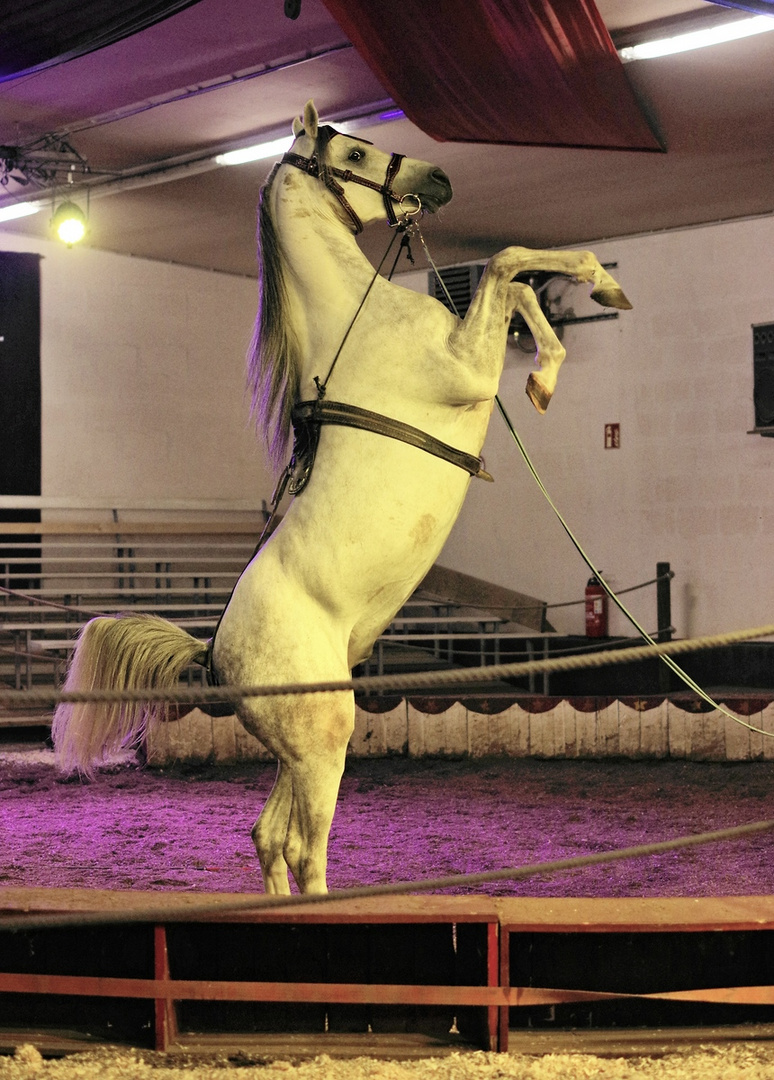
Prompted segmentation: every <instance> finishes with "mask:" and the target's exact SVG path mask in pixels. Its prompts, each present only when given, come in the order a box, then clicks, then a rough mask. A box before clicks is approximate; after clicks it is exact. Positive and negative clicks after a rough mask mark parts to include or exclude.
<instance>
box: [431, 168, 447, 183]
mask: <svg viewBox="0 0 774 1080" xmlns="http://www.w3.org/2000/svg"><path fill="white" fill-rule="evenodd" d="M430 176H431V177H432V179H433V180H436V181H437V182H438V183H439V184H442V185H443V186H444V187H451V180H450V179H449V177H448V176H447V175H446V173H445V172H444V171H443V169H433V171H432V172H431V173H430Z"/></svg>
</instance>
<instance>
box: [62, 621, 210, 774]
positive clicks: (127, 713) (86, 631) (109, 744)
mask: <svg viewBox="0 0 774 1080" xmlns="http://www.w3.org/2000/svg"><path fill="white" fill-rule="evenodd" d="M206 653H207V643H206V642H203V641H197V639H196V638H194V637H192V636H191V635H190V634H188V633H186V631H185V630H182V629H181V628H180V627H179V626H175V625H174V624H173V623H171V622H168V621H167V620H166V619H161V618H159V617H158V616H157V615H119V616H117V617H115V618H112V617H111V618H107V617H105V618H103V617H99V618H96V619H92V620H91V621H90V622H88V623H87V624H86V625H85V626H84V627H83V629H82V630H81V633H80V635H79V638H78V643H77V645H76V647H75V652H74V653H73V657H72V660H71V662H70V668H69V671H68V674H67V680H66V682H65V685H64V687H63V689H64V690H66V691H70V692H82V691H84V690H86V691H88V690H151V689H158V690H164V689H172V688H174V687H175V686H176V685H177V681H178V679H179V677H180V675H181V673H182V672H183V671H185V669H186V668H187V667H188V665H189V664H191V663H204V662H205V660H206ZM168 712H169V706H168V705H167V704H166V703H165V702H135V701H117V702H89V703H86V704H78V703H74V704H71V703H69V702H63V703H61V704H60V705H59V706H58V707H57V709H56V712H55V713H54V719H53V724H52V729H51V734H52V737H53V740H54V746H55V747H56V753H57V758H58V760H59V764H60V766H61V767H62V768H63V769H66V770H67V771H68V772H69V771H72V770H77V771H78V772H80V773H82V774H83V775H85V776H91V775H93V773H94V767H95V765H97V764H99V762H100V761H102V760H104V759H105V758H106V757H107V756H108V755H110V754H111V753H115V752H116V751H117V750H120V749H121V748H122V747H127V746H138V745H139V744H140V743H141V742H142V740H143V737H144V735H145V732H146V731H147V730H148V729H149V728H150V727H151V726H152V725H154V724H156V723H159V722H161V721H163V720H165V719H167V716H168Z"/></svg>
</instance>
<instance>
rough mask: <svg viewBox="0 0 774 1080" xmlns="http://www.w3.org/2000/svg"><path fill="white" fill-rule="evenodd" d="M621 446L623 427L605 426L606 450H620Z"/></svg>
mask: <svg viewBox="0 0 774 1080" xmlns="http://www.w3.org/2000/svg"><path fill="white" fill-rule="evenodd" d="M620 445H621V425H620V424H605V450H618V448H619V447H620Z"/></svg>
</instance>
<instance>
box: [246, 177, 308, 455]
mask: <svg viewBox="0 0 774 1080" xmlns="http://www.w3.org/2000/svg"><path fill="white" fill-rule="evenodd" d="M278 168H279V165H275V166H274V168H273V169H272V171H271V173H270V174H269V176H268V178H267V180H266V183H265V184H264V185H263V187H262V188H261V192H260V196H259V199H258V314H257V317H256V321H255V331H254V333H253V339H252V342H251V344H250V350H249V352H248V354H247V383H248V387H249V389H250V391H251V395H252V404H251V415H252V416H253V418H254V419H255V424H256V427H257V428H258V429H259V431H260V432H261V435H262V437H263V439H264V441H265V443H266V448H267V450H268V453H269V458H270V460H271V462H272V465H273V466H274V467H275V469H277V470H279V469H280V468H281V467H282V465H283V464H284V463H285V458H286V457H287V454H288V445H289V442H290V432H291V421H290V413H291V410H292V408H293V404H294V402H295V400H296V397H297V396H298V388H299V384H300V359H299V355H298V344H297V342H296V339H295V335H294V334H293V330H292V327H291V324H290V315H289V312H288V295H287V289H286V287H285V280H284V276H283V271H282V252H281V249H280V245H279V240H278V237H277V230H276V228H275V226H274V222H273V221H272V217H271V211H270V209H269V196H270V194H271V187H272V184H273V182H274V178H275V176H276V174H277V170H278Z"/></svg>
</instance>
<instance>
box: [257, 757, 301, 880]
mask: <svg viewBox="0 0 774 1080" xmlns="http://www.w3.org/2000/svg"><path fill="white" fill-rule="evenodd" d="M292 800H293V784H292V780H291V776H290V773H289V772H288V770H287V769H284V768H283V766H282V763H281V762H280V763H279V764H278V766H277V776H276V778H275V780H274V787H273V788H272V789H271V792H270V793H269V797H268V799H267V800H266V803H265V804H264V807H263V810H262V811H261V813H260V816H259V818H258V820H257V821H256V823H255V825H254V826H253V831H252V834H251V835H252V838H253V843H254V844H255V850H256V852H257V853H258V859H259V861H260V864H261V873H262V874H263V887H264V888H265V890H266V892H267V893H289V892H290V885H289V883H288V864H287V863H286V861H285V856H284V854H283V848H284V846H285V837H286V835H287V831H288V822H289V821H290V807H291V803H292Z"/></svg>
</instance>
